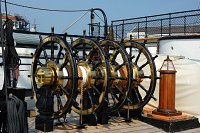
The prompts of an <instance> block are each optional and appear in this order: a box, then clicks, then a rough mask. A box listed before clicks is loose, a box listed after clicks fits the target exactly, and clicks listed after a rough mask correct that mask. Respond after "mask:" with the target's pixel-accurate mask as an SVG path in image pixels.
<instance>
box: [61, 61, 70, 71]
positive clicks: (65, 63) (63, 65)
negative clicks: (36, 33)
mask: <svg viewBox="0 0 200 133" xmlns="http://www.w3.org/2000/svg"><path fill="white" fill-rule="evenodd" d="M67 64H68V61H67V58H66V59H65V61H64V63H62V64H61V65H60V70H62V69H63V68H64V67H65V66H66V65H67Z"/></svg>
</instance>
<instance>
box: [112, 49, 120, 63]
mask: <svg viewBox="0 0 200 133" xmlns="http://www.w3.org/2000/svg"><path fill="white" fill-rule="evenodd" d="M118 54H119V50H116V51H114V53H113V57H112V59H111V62H114V61H115V60H116V58H117V55H118Z"/></svg>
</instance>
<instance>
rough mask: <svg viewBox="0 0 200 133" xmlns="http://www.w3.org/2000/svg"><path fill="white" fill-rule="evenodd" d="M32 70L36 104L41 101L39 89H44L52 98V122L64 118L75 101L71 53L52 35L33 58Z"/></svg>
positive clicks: (65, 45) (58, 38)
mask: <svg viewBox="0 0 200 133" xmlns="http://www.w3.org/2000/svg"><path fill="white" fill-rule="evenodd" d="M31 70H32V71H31V81H32V87H33V90H34V92H35V96H36V100H39V99H40V98H41V95H40V93H39V92H40V91H41V89H47V90H48V93H50V96H52V97H54V98H53V99H54V109H53V110H54V113H53V116H52V119H55V118H60V117H62V116H64V115H65V114H66V113H67V112H68V111H69V110H70V109H71V105H72V103H73V102H74V101H75V100H74V99H75V92H76V88H77V77H78V76H77V71H76V70H77V68H76V64H75V60H74V58H73V54H72V50H71V48H70V47H69V45H67V44H66V41H64V40H63V39H62V38H60V37H58V36H55V35H51V36H48V37H46V38H45V39H43V40H42V41H41V43H40V45H39V46H38V47H37V49H36V51H35V54H34V55H33V60H32V69H31ZM66 97H67V98H66ZM47 105H48V104H47Z"/></svg>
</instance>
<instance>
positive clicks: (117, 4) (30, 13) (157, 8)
mask: <svg viewBox="0 0 200 133" xmlns="http://www.w3.org/2000/svg"><path fill="white" fill-rule="evenodd" d="M7 2H12V3H16V4H20V5H25V6H32V7H38V8H45V9H56V10H85V9H86V10H87V9H91V8H101V9H102V10H104V12H105V13H106V16H107V19H108V24H111V21H112V20H118V19H127V18H135V17H143V16H149V15H157V14H163V13H172V12H179V11H187V10H196V9H199V8H200V0H7ZM1 8H2V11H5V6H4V4H1ZM7 11H8V13H9V14H12V15H13V14H19V15H21V16H24V17H26V19H27V20H29V22H30V23H31V27H32V24H33V23H35V24H37V31H40V32H50V31H51V27H54V28H55V32H56V33H62V32H63V31H65V29H67V28H68V30H67V33H68V34H78V35H80V34H82V32H83V30H84V29H85V30H86V31H87V30H88V25H87V24H88V23H89V22H90V13H87V12H75V13H74V12H73V13H72V12H70V13H61V12H47V11H39V10H33V9H27V8H23V7H17V6H13V5H7ZM84 14H86V15H85V16H84V17H83V18H82V19H80V21H78V22H76V20H78V19H79V18H81V17H82V16H83V15H84ZM97 14H99V16H100V18H101V17H102V16H101V13H100V12H97ZM75 22H76V23H75ZM72 24H73V25H72ZM69 27H70V28H69Z"/></svg>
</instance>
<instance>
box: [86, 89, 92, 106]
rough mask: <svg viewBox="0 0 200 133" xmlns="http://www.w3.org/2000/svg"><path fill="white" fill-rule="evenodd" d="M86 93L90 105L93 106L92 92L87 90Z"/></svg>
mask: <svg viewBox="0 0 200 133" xmlns="http://www.w3.org/2000/svg"><path fill="white" fill-rule="evenodd" d="M87 94H88V97H89V99H90V104H91V106H92V107H93V106H94V102H93V96H92V93H90V92H89V91H87Z"/></svg>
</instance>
